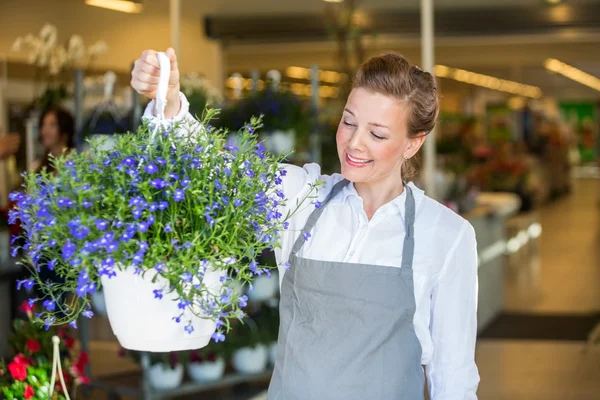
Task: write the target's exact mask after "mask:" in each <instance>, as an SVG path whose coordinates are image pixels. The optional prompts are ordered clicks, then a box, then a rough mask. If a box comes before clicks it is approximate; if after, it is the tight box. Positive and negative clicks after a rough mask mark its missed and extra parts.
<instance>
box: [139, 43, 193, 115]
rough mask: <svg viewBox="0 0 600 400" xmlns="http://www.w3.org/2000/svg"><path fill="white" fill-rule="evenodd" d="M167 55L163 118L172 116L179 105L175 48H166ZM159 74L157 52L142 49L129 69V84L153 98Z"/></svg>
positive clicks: (142, 93)
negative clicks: (166, 88) (166, 87)
mask: <svg viewBox="0 0 600 400" xmlns="http://www.w3.org/2000/svg"><path fill="white" fill-rule="evenodd" d="M167 56H169V59H170V60H171V75H170V76H169V89H168V90H167V106H166V108H165V118H173V117H174V116H175V115H177V113H178V112H179V108H180V107H181V104H180V100H179V68H178V67H177V56H176V55H175V50H173V49H172V48H169V49H167ZM159 76H160V64H159V63H158V55H157V52H156V51H154V50H144V51H143V52H142V55H141V57H140V58H138V59H137V60H135V64H134V67H133V71H131V86H132V87H133V88H134V89H135V90H136V92H138V93H139V94H141V95H144V96H146V97H148V98H150V99H155V98H156V90H157V89H158V77H159Z"/></svg>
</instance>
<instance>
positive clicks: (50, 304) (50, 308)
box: [42, 300, 56, 311]
mask: <svg viewBox="0 0 600 400" xmlns="http://www.w3.org/2000/svg"><path fill="white" fill-rule="evenodd" d="M42 305H43V306H44V308H46V310H48V311H54V310H56V303H54V300H45V301H44V302H43V303H42Z"/></svg>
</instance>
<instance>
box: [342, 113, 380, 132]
mask: <svg viewBox="0 0 600 400" xmlns="http://www.w3.org/2000/svg"><path fill="white" fill-rule="evenodd" d="M344 111H346V112H347V113H348V114H351V115H352V116H353V117H355V118H356V115H354V113H353V112H352V111H350V110H349V109H347V108H344ZM369 125H372V126H376V127H379V128H385V129H390V128H389V127H388V126H386V125H381V124H378V123H376V122H369Z"/></svg>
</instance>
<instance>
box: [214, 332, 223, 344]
mask: <svg viewBox="0 0 600 400" xmlns="http://www.w3.org/2000/svg"><path fill="white" fill-rule="evenodd" d="M211 337H212V338H213V340H214V341H215V343H219V342H224V341H225V335H224V334H223V332H215V333H213V334H212V336H211Z"/></svg>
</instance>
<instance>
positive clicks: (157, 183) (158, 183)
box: [150, 179, 167, 189]
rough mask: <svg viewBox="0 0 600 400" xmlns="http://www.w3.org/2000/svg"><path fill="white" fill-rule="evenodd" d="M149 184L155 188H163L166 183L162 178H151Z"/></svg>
mask: <svg viewBox="0 0 600 400" xmlns="http://www.w3.org/2000/svg"><path fill="white" fill-rule="evenodd" d="M150 185H151V186H152V187H153V188H155V189H164V188H165V187H166V186H167V183H166V182H165V181H164V180H162V179H153V180H152V181H151V182H150Z"/></svg>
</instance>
